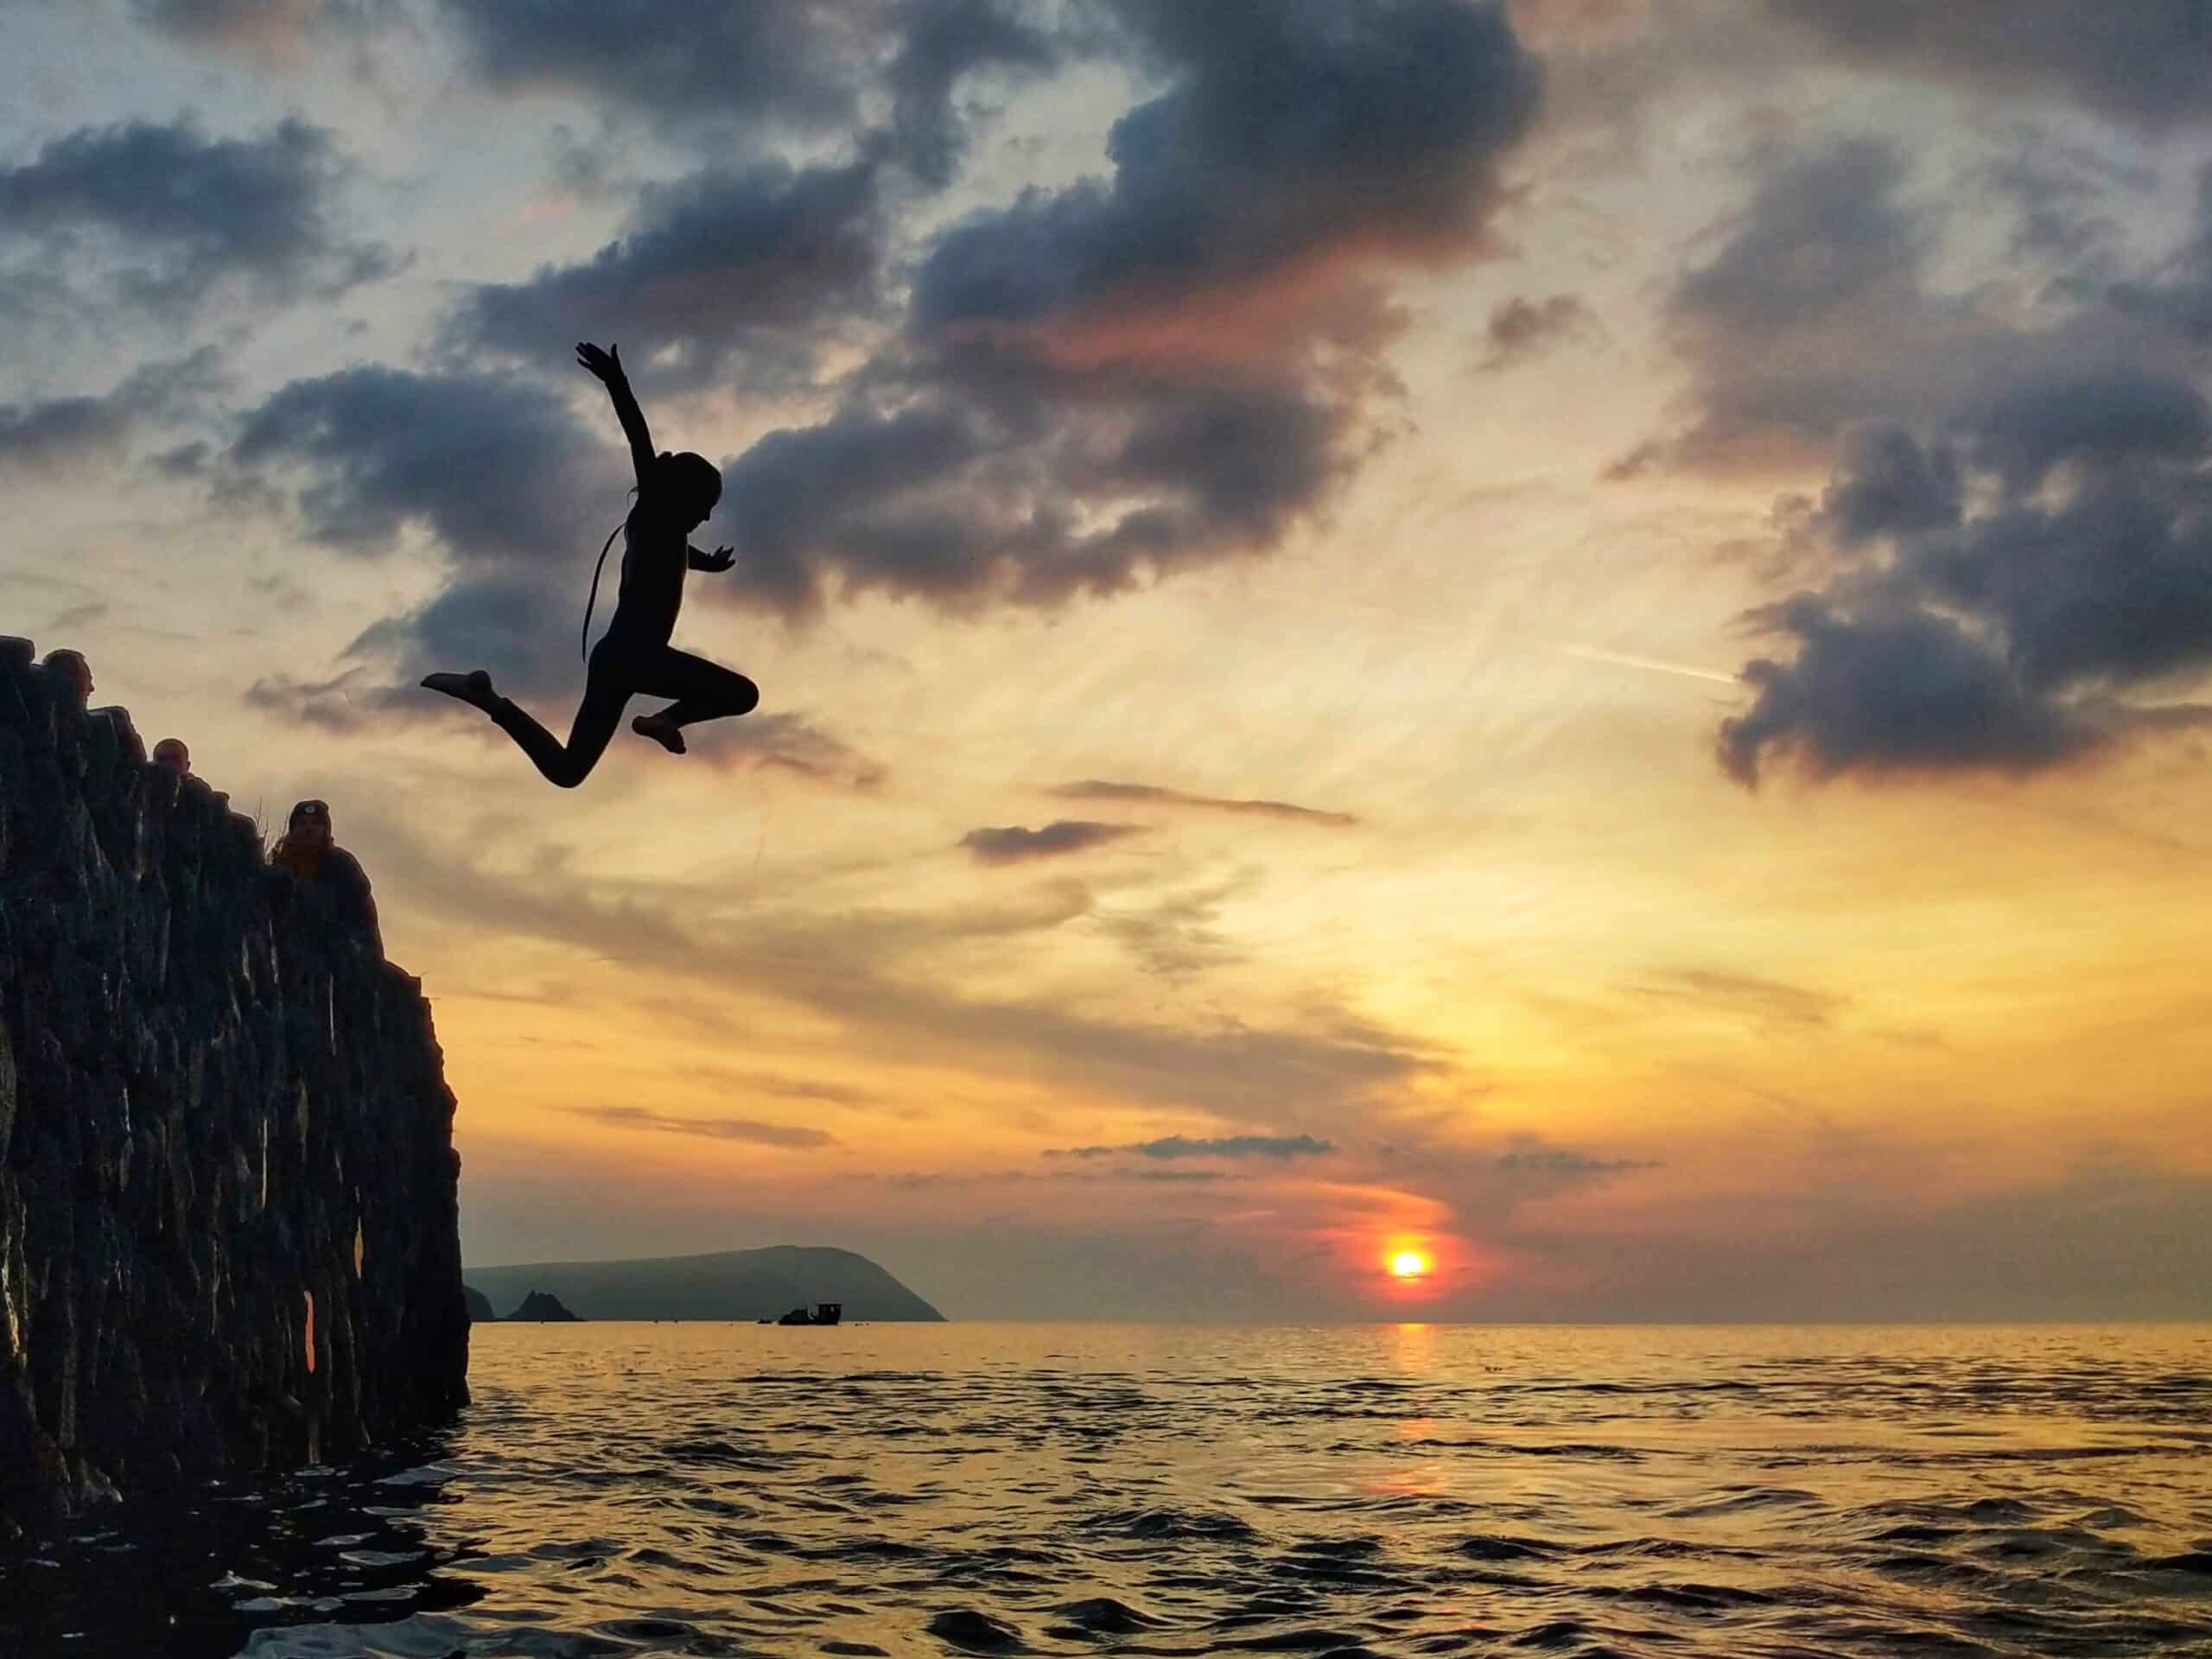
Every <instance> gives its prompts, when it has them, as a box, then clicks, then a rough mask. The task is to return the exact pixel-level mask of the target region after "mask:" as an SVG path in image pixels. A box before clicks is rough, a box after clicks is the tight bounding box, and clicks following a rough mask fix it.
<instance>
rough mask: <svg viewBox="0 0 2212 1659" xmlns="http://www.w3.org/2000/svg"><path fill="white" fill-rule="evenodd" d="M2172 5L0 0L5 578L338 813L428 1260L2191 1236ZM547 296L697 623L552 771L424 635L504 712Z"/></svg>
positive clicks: (1533, 1312)
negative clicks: (645, 491)
mask: <svg viewBox="0 0 2212 1659" xmlns="http://www.w3.org/2000/svg"><path fill="white" fill-rule="evenodd" d="M2208 88H2212V12H2208V10H2207V9H2206V7H2205V6H2204V5H2202V3H2199V0H2128V3H2125V4H2121V5H2116V6H2112V7H2104V6H2088V5H2084V4H2082V3H2079V0H1955V3H1949V4H1946V5H1942V6H1929V5H1926V4H1923V3H1916V0H1522V3H1515V4H1511V5H1508V6H1504V7H1502V8H1501V7H1496V6H1491V5H1485V4H1477V3H1465V0H1402V3H1380V0H1378V3H1357V4H1355V3H1351V0H1279V3H1278V0H1205V3H1188V0H1067V3H1059V4H1053V3H1044V0H1039V3H1033V4H1032V3H1023V0H836V3H830V0H823V3H818V4H817V3H808V0H743V3H740V0H728V3H711V0H696V3H673V0H671V3H666V4H653V3H648V0H625V3H613V0H531V3H522V0H0V325H4V326H0V487H3V488H4V493H5V499H6V503H7V513H8V530H7V533H6V535H5V536H4V537H0V595H4V601H5V603H4V605H0V631H3V632H15V633H22V634H27V635H29V636H31V637H32V638H34V639H35V640H36V641H37V642H38V645H39V648H40V650H41V651H45V650H47V649H49V648H51V647H53V646H56V645H72V646H75V647H77V648H79V649H80V650H82V651H83V652H86V655H87V657H88V658H90V660H91V662H92V670H93V672H94V675H95V676H96V678H97V681H98V690H97V691H96V693H95V696H94V699H93V700H94V702H117V703H121V704H124V705H125V706H127V707H128V708H129V709H130V710H131V712H132V714H133V715H134V716H135V718H136V721H137V726H138V728H139V730H140V732H141V733H142V734H143V736H144V737H145V738H146V740H147V741H148V742H149V744H150V743H151V741H153V740H155V739H156V738H158V737H162V736H165V735H169V734H175V735H178V736H181V737H183V738H184V739H185V740H186V741H188V743H189V744H190V745H191V747H192V752H193V758H194V766H195V768H196V770H198V771H199V772H200V773H201V774H202V775H203V776H205V777H206V778H207V779H208V780H209V781H210V782H211V783H212V784H213V785H215V786H216V787H218V788H220V789H223V790H226V791H229V793H230V795H231V797H232V804H233V805H234V806H235V807H237V808H238V809H240V810H246V811H249V812H259V813H260V814H262V815H263V817H264V818H265V819H268V820H270V821H274V820H277V819H279V818H281V817H282V815H283V810H284V809H285V808H286V807H287V806H289V804H290V803H291V802H292V801H293V800H294V799H296V798H301V797H304V796H321V797H322V798H327V800H329V801H330V802H331V803H332V805H333V808H334V814H335V818H336V824H337V830H338V835H339V839H340V842H342V843H343V844H345V845H346V846H347V847H349V848H351V849H353V851H354V852H355V853H357V854H358V855H359V857H360V859H361V861H362V862H363V864H364V865H365V868H366V869H367V871H368V873H369V875H370V877H371V879H372V880H373V882H374V883H375V887H376V893H377V898H378V903H379V905H380V907H381V910H382V913H383V919H384V929H385V940H386V944H387V946H388V949H389V950H390V953H391V957H392V958H393V960H395V961H397V962H398V963H402V964H404V966H405V967H406V968H407V969H408V970H409V971H410V972H412V973H415V974H417V975H419V976H421V978H422V980H423V986H424V988H425V990H426V992H427V993H428V995H429V997H430V998H431V1000H432V1002H433V1004H434V1006H435V1014H436V1020H437V1026H438V1032H439V1036H440V1038H441V1039H442V1043H443V1045H444V1047H445V1052H446V1063H447V1071H448V1077H449V1079H450V1081H451V1083H452V1084H453V1086H454V1090H455V1091H456V1093H457V1094H458V1096H459V1097H460V1101H461V1113H460V1117H459V1121H458V1129H457V1135H458V1139H459V1142H460V1145H461V1150H462V1155H463V1159H464V1169H463V1174H462V1228H463V1240H464V1246H465V1250H466V1254H467V1259H468V1260H469V1261H470V1262H474V1263H479V1264H491V1263H499V1262H524V1261H533V1260H544V1259H553V1258H564V1259H575V1258H584V1257H597V1256H613V1255H655V1254H663V1253H670V1252H677V1251H690V1250H706V1249H728V1248H737V1247H742V1246H750V1245H760V1244H770V1243H823V1244H836V1245H842V1246H845V1247H848V1248H850V1249H858V1250H861V1251H863V1252H865V1253H867V1254H868V1255H872V1256H874V1258H876V1259H877V1260H879V1261H880V1262H882V1263H883V1264H884V1265H885V1266H886V1267H887V1268H890V1269H891V1270H892V1271H893V1273H895V1274H898V1275H899V1277H901V1278H902V1279H904V1280H905V1281H906V1282H907V1283H909V1284H911V1285H912V1287H914V1288H915V1289H916V1290H917V1291H918V1292H919V1293H920V1294H923V1295H925V1296H926V1297H928V1298H930V1299H931V1300H933V1301H935V1302H936V1303H937V1304H938V1306H940V1307H942V1308H944V1310H945V1311H946V1312H947V1313H950V1314H951V1315H954V1316H956V1317H961V1316H966V1317H976V1318H985V1317H993V1316H1002V1317H1073V1318H1081V1317H1094V1316H1096V1317H1116V1318H1124V1317H1125V1318H1184V1317H1192V1318H1219V1319H1344V1318H1351V1319H1368V1318H1395V1317H1400V1316H1402V1315H1413V1316H1416V1317H1421V1318H1431V1319H1738V1318H1749V1319H1811V1318H1847V1319H1859V1318H1889V1317H1898V1318H1923V1317H1927V1318H1953V1317H1968V1318H2018V1317H2045V1316H2047V1317H2103V1316H2156V1317H2180V1316H2203V1315H2206V1314H2212V1128H2208V1122H2212V1113H2208V1109H2207V1103H2206V1095H2207V1092H2208V1084H2207V1079H2208V1078H2212V943H2208V938H2207V929H2206V917H2207V908H2206V902H2205V899H2206V890H2207V883H2208V879H2209V878H2212V819H2209V818H2208V814H2212V780H2208V775H2207V766H2206V762H2207V752H2208V745H2212V729H2208V721H2212V691H2208V688H2207V684H2206V682H2207V680H2208V677H2212V410H2208V406H2207V403H2206V397H2205V393H2206V391H2207V390H2208V388H2212V92H2208V90H2207V89H2208ZM578 340H594V341H597V342H599V343H601V344H602V345H604V344H607V343H609V342H619V343H620V346H621V347H622V353H623V356H624V359H625V360H626V362H627V363H628V364H629V365H630V366H631V371H632V378H633V379H634V381H635V383H636V385H637V387H638V390H639V395H640V397H641V398H642V399H643V402H644V404H645V410H646V413H647V415H648V416H649V417H650V418H651V420H652V423H653V430H654V435H655V438H656V441H657V442H658V444H659V446H660V447H662V448H691V449H696V450H698V451H701V452H702V453H703V454H707V455H708V456H709V458H711V459H714V460H715V461H717V463H718V464H720V465H721V467H722V468H723V471H724V475H725V479H726V481H727V489H726V493H725V495H724V498H723V500H722V504H721V508H720V510H719V511H718V512H717V513H716V515H715V518H713V519H712V520H710V521H709V524H707V525H706V526H705V527H704V528H703V530H702V531H701V532H700V533H699V535H698V536H697V537H696V538H695V539H696V541H697V542H698V543H699V544H700V545H701V546H702V547H708V546H713V545H715V544H716V543H724V542H727V543H733V544H734V546H735V547H736V549H737V550H738V555H739V558H738V564H737V567H736V569H734V571H733V572H731V573H730V574H728V575H693V576H692V577H691V578H690V588H689V603H688V605H687V607H686V610H685V613H684V615H683V621H682V622H681V624H680V625H679V627H678V631H677V643H678V644H679V645H683V646H685V647H687V648H689V649H690V650H694V651H696V652H702V653H703V654H705V655H708V656H711V657H713V658H715V659H716V660H718V661H721V662H723V663H727V664H731V665H733V666H734V667H737V668H739V669H741V671H744V672H745V673H747V674H748V675H750V676H751V677H753V679H754V680H756V681H757V682H758V683H759V684H760V688H761V694H762V700H761V703H760V709H759V711H758V712H757V713H755V714H753V715H750V716H747V718H745V719H744V720H742V721H736V722H734V723H731V724H728V725H727V726H724V727H721V728H698V729H696V731H695V733H694V734H693V735H694V744H693V753H691V754H690V755H689V756H686V757H683V758H682V759H680V760H679V759H676V758H672V757H671V756H669V755H667V754H664V753H662V752H660V751H659V750H658V748H656V747H654V746H652V744H650V743H648V742H645V741H642V740H640V739H639V738H636V737H634V736H632V734H629V733H627V732H624V733H623V734H620V736H619V737H618V738H617V739H616V741H615V743H614V746H613V748H612V749H611V750H610V752H609V753H608V755H607V759H606V760H605V761H604V762H603V763H602V764H601V766H600V768H599V770H598V771H597V772H595V773H594V775H593V776H592V777H591V778H590V779H588V781H587V782H586V784H585V785H583V786H582V788H581V789H578V790H576V791H559V790H556V789H554V788H552V787H550V786H549V785H546V784H544V783H543V782H542V781H541V780H540V779H538V778H537V776H536V774H535V773H533V772H531V769H530V767H529V766H528V765H527V764H526V763H525V761H524V759H523V757H522V756H521V755H520V754H519V753H517V752H516V750H515V749H514V748H513V747H512V745H511V744H509V743H508V742H507V741H506V740H505V738H504V737H502V736H501V735H500V734H499V733H498V732H497V731H496V730H494V729H493V728H491V727H490V726H489V725H488V724H486V722H484V721H481V720H480V718H478V717H477V716H475V715H473V714H472V713H471V712H470V711H469V710H467V709H464V708H461V706H459V705H457V704H455V703H453V702H448V701H447V700H445V699H442V698H439V697H436V696H433V695H432V694H430V693H428V692H424V691H421V690H416V689H415V687H414V683H415V681H416V678H417V677H419V676H420V675H421V674H422V673H423V672H424V671H427V670H429V669H434V668H442V669H466V668H473V667H479V666H481V667H487V668H489V669H490V670H492V671H493V674H494V675H495V676H496V677H498V679H499V683H500V686H501V689H502V690H505V691H506V692H508V693H509V694H511V695H512V696H515V697H516V698H517V699H518V701H520V702H523V703H524V705H525V706H527V707H529V708H530V709H532V710H533V711H534V712H536V713H537V715H539V716H540V717H541V718H543V719H544V720H545V721H546V722H547V723H548V724H549V725H551V726H553V727H554V728H556V730H561V731H565V729H566V727H567V722H568V720H569V715H570V713H571V712H572V710H573V709H574V706H575V698H576V696H577V693H578V691H579V690H580V688H581V685H582V666H581V664H580V663H579V662H578V660H577V630H578V627H579V625H580V624H581V622H582V614H583V607H584V598H585V592H586V588H587V586H588V581H589V577H590V574H591V567H592V561H593V558H594V555H595V554H596V553H597V551H598V550H599V547H600V543H601V540H602V539H603V538H604V537H606V535H607V532H608V531H610V530H612V529H613V527H614V525H615V524H617V523H619V522H620V518H621V517H622V514H623V512H625V510H626V505H627V498H626V490H627V488H628V484H629V477H628V467H627V461H626V455H625V454H624V451H623V449H622V447H621V437H620V431H619V429H617V427H616V425H615V423H614V420H613V416H612V415H611V414H610V413H609V412H608V410H607V399H606V397H605V395H604V393H603V391H602V390H601V387H600V386H599V385H598V384H597V383H596V382H595V381H594V380H592V379H591V378H589V377H588V376H587V375H586V374H585V373H583V372H582V371H581V370H580V369H578V368H577V367H576V366H575V362H574V346H575V342H576V341H578ZM610 574H611V572H610ZM608 602H609V595H608V594H607V593H606V592H605V591H603V592H602V594H601V613H600V614H601V619H602V620H603V618H604V616H605V614H606V612H607V605H608ZM1405 1250H1415V1251H1418V1252H1421V1253H1422V1254H1423V1255H1425V1256H1426V1257H1427V1258H1428V1259H1429V1260H1430V1261H1431V1262H1433V1267H1432V1268H1431V1270H1430V1271H1428V1272H1427V1273H1426V1274H1420V1275H1417V1276H1414V1277H1412V1278H1407V1279H1401V1278H1398V1277H1395V1276H1394V1275H1393V1274H1392V1273H1391V1272H1390V1270H1389V1264H1390V1262H1391V1258H1392V1257H1393V1256H1394V1255H1396V1254H1398V1253H1400V1252H1402V1251H1405Z"/></svg>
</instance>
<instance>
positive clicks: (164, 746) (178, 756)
mask: <svg viewBox="0 0 2212 1659" xmlns="http://www.w3.org/2000/svg"><path fill="white" fill-rule="evenodd" d="M154 764H155V765H156V766H167V767H168V769H169V770H170V771H171V772H175V773H176V775H177V776H178V777H180V778H189V777H191V776H192V751H191V750H190V749H188V748H186V747H184V740H183V739H182V738H181V737H165V738H163V739H162V741H160V742H158V743H156V744H155V745H154Z"/></svg>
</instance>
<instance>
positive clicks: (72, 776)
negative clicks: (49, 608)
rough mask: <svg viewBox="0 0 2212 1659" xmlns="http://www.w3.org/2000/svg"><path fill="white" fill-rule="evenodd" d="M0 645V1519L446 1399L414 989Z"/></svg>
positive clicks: (224, 814)
mask: <svg viewBox="0 0 2212 1659" xmlns="http://www.w3.org/2000/svg"><path fill="white" fill-rule="evenodd" d="M319 903H320V900H319V896H318V895H317V894H315V893H314V892H312V891H299V892H295V891H294V890H293V889H292V888H291V887H290V884H289V878H288V877H285V876H283V874H281V873H276V874H272V873H271V872H270V870H269V869H268V868H267V867H266V866H265V864H264V860H263V856H262V850H261V842H260V836H259V834H258V832H257V830H256V829H255V826H254V825H253V823H251V821H250V820H248V819H246V818H245V817H240V816H239V815H238V814H236V813H232V812H231V811H229V810H227V809H226V804H225V802H224V799H223V798H221V797H219V796H216V795H213V794H212V793H210V792H209V791H207V789H206V788H205V787H204V786H202V785H199V784H197V783H196V782H194V783H185V782H181V780H180V779H178V778H177V777H176V776H175V774H174V773H173V772H169V771H168V770H167V769H165V768H163V767H160V766H151V765H149V764H148V763H147V761H146V758H145V752H144V749H143V746H142V744H141V743H140V741H139V739H138V737H137V734H136V733H135V732H134V731H133V730H132V729H131V727H130V718H129V716H128V715H125V714H124V712H123V711H122V710H120V709H104V710H103V709H95V710H93V711H92V712H90V713H89V714H88V713H86V711H85V710H83V709H79V708H76V707H73V697H72V696H71V695H70V693H69V692H68V691H67V690H66V689H65V688H63V687H61V686H60V685H58V684H56V683H55V682H54V677H53V676H51V675H49V674H48V673H47V672H45V671H43V670H41V669H39V668H37V667H35V666H34V665H33V664H32V663H31V650H30V647H29V644H28V643H27V642H25V641H22V640H4V639H0V1535H5V1534H6V1533H7V1532H9V1531H10V1530H11V1529H14V1528H19V1527H41V1526H45V1525H48V1524H50V1523H52V1522H54V1520H56V1519H58V1518H59V1517H60V1516H64V1515H67V1514H68V1513H71V1512H73V1511H74V1510H78V1509H79V1508H81V1507H82V1506H83V1505H84V1504H85V1503H87V1502H89V1501H91V1500H92V1499H94V1498H97V1497H103V1496H106V1495H110V1494H112V1493H115V1492H118V1491H121V1492H127V1493H131V1494H134V1495H135V1494H139V1493H150V1492H155V1491H160V1490H162V1489H164V1488H168V1487H173V1486H175V1484H177V1483H179V1482H181V1481H187V1480H191V1479H194V1478H200V1477H203V1476H207V1475H215V1474H221V1473H226V1472H231V1471H240V1472H243V1471H251V1470H255V1469H260V1468H264V1467H268V1466H271V1465H290V1464H298V1463H302V1462H309V1461H315V1460H317V1459H327V1458H331V1457H336V1456H340V1455H343V1454H344V1453H346V1452H350V1451H353V1450H354V1449H356V1448H358V1447H359V1446H363V1445H365V1444H367V1443H370V1442H372V1441H374V1440H378V1439H380V1438H383V1437H385V1436H387V1435H390V1434H391V1433H395V1432H397V1431H399V1430H402V1429H404V1428H407V1427H413V1426H416V1425H418V1424H422V1423H424V1422H428V1421H434V1420H435V1419H438V1418H441V1417H443V1416H445V1415H448V1414H450V1413H451V1412H452V1411H454V1409H455V1408H457V1407H459V1406H461V1404H463V1403H465V1402H466V1401H467V1381H466V1378H467V1363H468V1320H467V1313H466V1310H465V1308H464V1306H463V1304H462V1300H461V1248H460V1235H459V1226H458V1210H457V1203H456V1193H457V1178H458V1175H459V1170H460V1163H459V1159H458V1157H457V1155H456V1154H455V1153H454V1149H453V1135H452V1130H453V1113H454V1098H453V1096H452V1094H451V1092H450V1091H449V1090H448V1089H447V1088H446V1086H445V1081H444V1077H443V1062H442V1055H441V1053H440V1052H439V1049H438V1045H437V1039H436V1037H435V1033H434V1032H433V1031H432V1029H431V1025H430V1014H429V1005H428V1004H427V1003H426V1002H425V1001H423V995H422V991H421V987H420V983H419V982H417V981H416V980H414V979H412V978H410V977H409V976H407V975H406V974H405V973H404V972H402V971H401V970H400V969H397V968H396V967H394V966H392V965H391V963H386V962H385V961H383V960H381V959H380V958H379V957H377V956H375V955H374V953H373V951H372V950H367V949H365V948H364V947H363V946H362V945H360V944H359V943H358V942H355V941H353V940H351V939H349V938H346V936H345V935H344V934H343V933H342V931H340V930H339V929H338V928H336V927H335V926H334V925H333V921H332V918H330V917H328V916H327V914H325V913H323V912H321V909H320V908H319Z"/></svg>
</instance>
